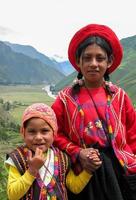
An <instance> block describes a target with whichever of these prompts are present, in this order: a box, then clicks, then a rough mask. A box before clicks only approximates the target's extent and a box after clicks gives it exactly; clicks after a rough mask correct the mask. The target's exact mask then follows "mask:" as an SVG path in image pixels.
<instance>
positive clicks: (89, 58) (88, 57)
mask: <svg viewBox="0 0 136 200" xmlns="http://www.w3.org/2000/svg"><path fill="white" fill-rule="evenodd" d="M90 60H91V57H90V56H83V61H85V62H88V61H90Z"/></svg>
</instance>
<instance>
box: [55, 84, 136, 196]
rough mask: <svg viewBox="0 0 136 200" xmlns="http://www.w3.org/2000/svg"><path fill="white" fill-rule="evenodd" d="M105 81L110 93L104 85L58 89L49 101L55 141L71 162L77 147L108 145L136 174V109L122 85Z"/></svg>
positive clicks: (77, 151) (129, 169)
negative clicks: (55, 124)
mask: <svg viewBox="0 0 136 200" xmlns="http://www.w3.org/2000/svg"><path fill="white" fill-rule="evenodd" d="M105 84H108V86H109V87H110V91H112V94H111V95H109V94H107V91H106V90H105V87H100V88H96V89H87V88H85V87H81V88H80V92H79V93H78V94H77V95H75V96H72V93H71V89H72V88H71V87H68V88H65V89H64V90H62V91H61V92H60V93H59V95H58V97H57V99H56V101H55V102H54V104H53V105H52V108H53V110H54V111H55V113H56V115H57V121H58V127H59V130H58V135H57V137H56V138H55V145H56V146H57V147H59V148H60V149H62V150H65V151H66V152H67V153H68V154H69V155H70V156H71V159H72V161H73V163H75V165H76V163H77V162H78V163H79V161H78V155H79V151H80V148H86V147H91V146H95V145H96V144H97V146H99V148H101V149H105V148H108V147H109V146H110V147H111V148H112V150H113V152H114V155H115V156H116V158H117V161H119V163H120V164H121V166H122V168H123V169H124V170H125V173H126V174H136V112H135V110H134V108H133V106H132V103H131V100H130V99H129V97H128V96H127V94H126V93H125V91H124V90H123V89H121V88H118V87H117V86H115V85H113V84H111V83H105ZM91 97H92V98H91ZM92 99H93V100H92ZM96 107H97V110H96ZM115 162H116V161H115ZM92 199H93V198H92ZM96 199H97V198H96ZM118 199H123V198H118Z"/></svg>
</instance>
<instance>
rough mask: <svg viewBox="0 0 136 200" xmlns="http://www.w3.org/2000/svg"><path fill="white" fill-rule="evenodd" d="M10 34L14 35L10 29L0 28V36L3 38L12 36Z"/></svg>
mask: <svg viewBox="0 0 136 200" xmlns="http://www.w3.org/2000/svg"><path fill="white" fill-rule="evenodd" d="M12 33H14V31H13V30H11V29H10V28H7V27H3V26H0V35H2V36H4V35H9V34H12Z"/></svg>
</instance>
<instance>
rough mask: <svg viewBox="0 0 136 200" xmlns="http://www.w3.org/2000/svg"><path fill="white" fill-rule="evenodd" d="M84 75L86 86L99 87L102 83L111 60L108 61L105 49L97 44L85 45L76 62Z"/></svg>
mask: <svg viewBox="0 0 136 200" xmlns="http://www.w3.org/2000/svg"><path fill="white" fill-rule="evenodd" d="M77 65H78V67H80V69H81V72H82V74H83V76H84V80H85V85H86V86H87V87H100V86H101V85H102V83H103V76H104V74H105V72H106V70H107V68H108V67H110V66H111V65H112V61H110V62H109V61H108V56H107V53H106V51H104V49H102V48H101V47H100V46H98V45H97V44H92V45H89V46H87V48H86V49H85V51H84V52H83V53H82V54H81V56H80V59H79V61H78V63H77Z"/></svg>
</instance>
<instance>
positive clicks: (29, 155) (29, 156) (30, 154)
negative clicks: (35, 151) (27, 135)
mask: <svg viewBox="0 0 136 200" xmlns="http://www.w3.org/2000/svg"><path fill="white" fill-rule="evenodd" d="M31 159H32V152H31V150H28V160H31Z"/></svg>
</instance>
